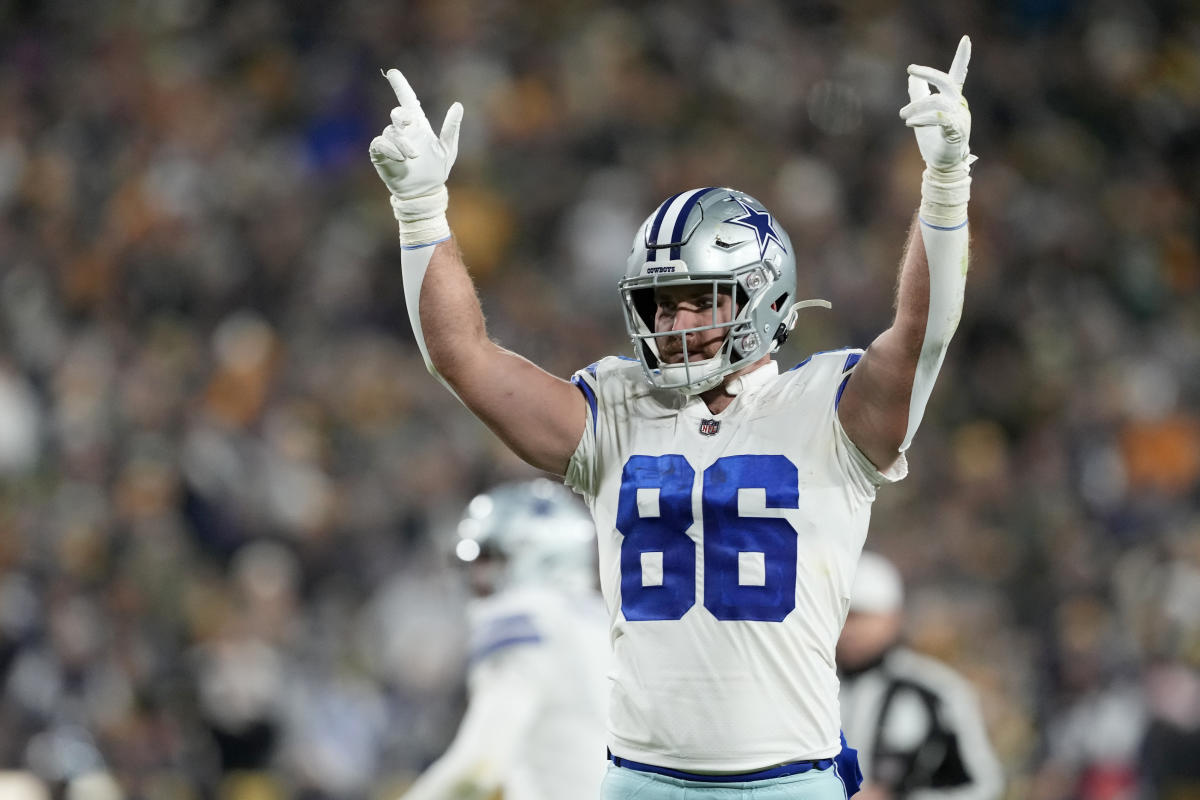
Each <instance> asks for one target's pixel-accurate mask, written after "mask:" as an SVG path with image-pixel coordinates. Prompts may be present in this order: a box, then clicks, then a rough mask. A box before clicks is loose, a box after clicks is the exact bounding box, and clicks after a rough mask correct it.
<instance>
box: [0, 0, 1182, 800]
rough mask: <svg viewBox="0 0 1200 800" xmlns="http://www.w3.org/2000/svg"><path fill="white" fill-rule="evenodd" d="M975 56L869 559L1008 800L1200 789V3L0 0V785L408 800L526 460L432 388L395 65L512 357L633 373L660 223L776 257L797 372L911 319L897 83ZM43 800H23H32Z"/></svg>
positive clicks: (81, 797) (181, 795) (434, 742)
mask: <svg viewBox="0 0 1200 800" xmlns="http://www.w3.org/2000/svg"><path fill="white" fill-rule="evenodd" d="M962 33H969V34H970V35H971V37H972V39H973V42H974V57H973V60H972V62H971V71H970V74H969V76H968V78H967V83H966V91H965V94H966V96H967V97H968V99H969V100H970V102H971V107H972V111H973V115H974V132H973V138H972V149H973V151H974V152H975V153H976V154H977V155H978V156H979V161H978V163H977V164H976V166H975V169H974V185H973V198H972V204H971V228H972V235H973V251H972V255H973V261H972V266H971V278H970V281H969V283H968V289H967V302H966V308H965V310H964V313H963V321H962V324H961V326H960V328H959V332H958V335H957V337H956V339H955V342H954V344H953V346H952V348H951V350H950V354H949V357H948V360H947V364H946V366H945V367H944V369H943V372H942V376H941V378H940V381H939V385H938V388H937V390H936V392H935V394H934V397H933V400H932V403H931V408H930V412H929V414H928V415H927V417H926V422H925V424H924V426H923V427H922V430H921V433H920V435H919V436H918V437H917V440H916V443H915V445H914V447H913V449H912V450H911V451H910V452H909V460H910V464H911V475H910V477H909V478H908V479H907V480H906V481H904V482H902V483H901V484H899V485H898V486H896V487H894V488H889V489H887V490H885V491H883V492H882V493H881V496H880V499H879V501H878V502H877V504H876V510H875V514H874V520H873V523H872V530H871V534H870V546H871V547H872V548H873V549H876V550H879V551H880V552H883V553H885V554H887V555H888V556H889V557H891V558H892V559H893V560H894V561H895V562H896V563H897V564H898V565H899V566H900V567H901V569H902V570H903V572H904V575H905V579H906V582H907V583H908V585H909V586H910V594H911V595H912V607H911V609H910V616H911V619H910V629H909V639H910V641H911V642H912V643H913V644H914V645H915V646H916V647H917V648H918V649H921V650H923V651H925V652H928V653H931V654H933V655H935V656H937V657H939V658H942V659H944V660H946V661H948V662H950V663H951V664H953V665H955V666H956V667H958V668H959V669H961V670H962V671H963V672H964V673H965V674H966V675H967V676H968V677H969V678H970V679H971V680H972V681H973V682H974V683H975V685H976V686H977V687H978V689H979V691H980V693H981V696H982V699H983V703H984V708H985V711H986V714H987V719H988V724H989V729H990V731H991V734H992V737H993V739H994V741H995V743H996V746H997V750H998V751H999V753H1000V755H1001V757H1002V760H1003V761H1004V765H1005V768H1006V771H1007V775H1008V781H1009V788H1008V795H1007V796H1008V797H1010V798H1034V800H1059V799H1060V798H1061V799H1064V800H1065V798H1081V800H1124V799H1125V798H1131V799H1132V798H1159V797H1161V798H1185V797H1187V798H1191V797H1200V758H1198V757H1197V753H1200V250H1198V248H1200V245H1198V242H1200V235H1198V234H1200V213H1198V207H1197V198H1198V197H1200V8H1198V7H1197V6H1196V5H1195V4H1194V3H1189V2H1184V1H1183V0H1156V2H1151V3H1137V4H1133V3H1122V2H1116V1H1115V0H1110V1H1108V2H1103V1H1100V0H1098V1H1097V2H1085V1H1084V0H1076V1H1073V0H1042V1H1041V2H1013V3H1000V2H994V1H993V2H986V1H985V0H963V2H949V1H947V2H935V3H929V2H924V3H917V2H906V3H887V2H881V1H880V0H870V1H868V2H856V3H845V4H842V3H835V2H831V1H830V0H813V1H812V2H802V3H785V2H750V1H749V0H743V1H742V2H715V0H709V1H708V2H686V1H685V0H662V1H661V2H654V3H636V2H618V3H609V4H593V3H586V2H582V1H581V0H525V1H524V2H520V1H519V0H486V2H471V0H423V1H421V2H417V1H415V0H414V1H412V2H405V1H404V0H401V1H400V2H390V3H385V2H382V0H341V2H303V3H286V2H283V0H155V1H154V2H137V1H135V0H126V1H125V2H121V1H120V0H95V2H91V3H77V2H72V0H13V1H12V2H7V3H0V108H2V109H3V113H0V796H4V797H14V798H16V797H21V798H25V797H30V798H38V797H41V796H43V795H40V794H39V791H40V790H41V789H45V790H46V791H48V792H50V793H51V796H55V797H69V798H72V800H110V799H112V800H116V799H117V798H129V800H160V799H161V800H199V798H209V797H212V798H220V800H277V799H278V800H282V798H293V797H294V798H302V799H303V800H325V798H329V800H333V799H334V798H339V799H340V798H347V799H348V800H355V799H357V798H362V799H363V800H367V798H370V799H371V800H374V799H375V798H384V797H388V796H389V795H390V793H392V792H394V791H396V790H398V789H399V788H401V787H403V786H404V785H405V784H406V782H407V781H408V780H410V779H411V778H412V776H413V775H414V774H415V773H416V772H417V771H419V770H420V769H421V768H422V767H423V766H424V765H426V764H427V763H428V762H429V761H430V760H431V759H432V758H433V757H434V756H435V755H437V754H438V753H439V752H440V751H441V750H442V748H443V747H444V746H445V744H446V743H447V741H448V739H449V737H450V736H451V734H452V732H453V730H454V727H455V725H456V723H457V720H458V716H459V715H460V714H461V710H462V703H463V688H462V675H463V640H462V638H463V632H462V626H463V620H462V606H463V602H464V591H463V588H462V586H461V582H460V580H459V576H457V575H456V573H455V572H454V571H453V570H452V568H451V565H450V562H449V560H448V553H449V552H450V547H449V546H448V542H449V532H450V531H451V530H452V527H453V522H454V521H455V520H456V518H457V515H458V514H459V512H460V509H461V507H462V505H463V503H464V502H465V501H466V500H467V499H469V498H470V497H471V496H472V495H473V494H474V493H475V492H476V491H478V490H480V489H482V488H484V487H486V486H488V485H489V484H490V483H492V482H494V481H496V480H500V479H505V478H512V477H520V476H526V475H529V474H531V473H530V471H529V469H528V468H527V467H525V466H524V465H522V464H521V463H520V462H518V461H517V460H516V459H515V458H514V457H513V456H511V455H509V454H508V453H507V452H506V451H505V450H504V448H503V447H502V446H501V445H500V444H499V443H498V442H497V441H496V440H495V439H494V437H493V436H492V435H491V434H490V433H489V432H488V431H487V430H486V429H485V428H484V427H483V426H482V425H480V424H479V423H478V422H476V421H475V420H474V419H473V418H471V417H470V415H469V414H468V413H467V412H466V411H465V410H464V409H462V408H461V407H459V406H458V404H457V403H456V402H455V401H454V400H453V398H452V397H451V395H449V394H448V393H447V392H446V391H445V390H444V389H443V388H442V387H441V386H440V385H438V384H437V383H436V382H435V381H434V380H433V379H432V378H430V377H429V375H428V374H427V373H426V372H425V370H424V366H423V364H422V362H421V359H420V356H419V354H418V352H417V350H416V347H415V344H414V342H413V338H412V335H411V332H410V331H409V327H408V322H407V316H406V313H407V312H406V309H405V305H404V300H403V293H402V288H401V283H400V271H399V258H398V255H399V254H398V245H397V242H396V236H395V227H394V225H395V223H394V222H393V220H392V219H391V215H390V209H389V207H388V203H387V194H386V190H385V189H384V188H383V186H382V185H381V184H380V183H379V182H378V179H377V177H376V175H375V174H374V170H373V169H372V168H371V165H370V162H369V160H368V158H367V144H368V142H369V141H370V139H371V137H372V136H374V135H375V134H376V133H377V132H378V131H379V129H381V128H382V127H383V126H384V125H385V124H386V123H387V111H388V109H389V108H390V107H391V106H392V105H393V104H394V101H393V98H392V97H391V96H390V92H389V90H388V86H387V83H386V82H385V81H384V80H383V78H382V77H381V75H380V69H381V68H384V67H391V66H396V67H399V68H400V69H402V70H403V71H404V72H405V74H406V75H407V76H408V77H409V79H410V80H411V82H412V84H413V86H414V88H415V89H416V91H417V93H418V94H419V95H420V96H421V97H422V99H423V101H424V103H425V108H426V110H427V112H428V113H429V115H430V117H431V119H432V122H433V124H434V127H435V128H436V127H438V126H439V125H440V121H441V116H442V114H443V113H444V109H445V108H446V107H447V106H448V105H449V104H450V102H452V101H453V100H456V99H457V100H461V101H462V102H463V104H464V105H465V107H466V116H465V121H464V123H463V134H462V145H461V153H460V156H459V159H458V163H457V165H456V167H455V169H454V172H453V174H452V175H451V181H450V187H449V188H450V197H451V207H450V220H451V224H452V226H453V227H454V229H455V231H456V233H457V235H458V238H459V240H460V243H461V246H462V248H463V251H464V253H465V256H466V260H467V262H468V264H469V265H470V266H471V268H472V271H473V273H474V275H475V276H476V279H477V281H478V282H479V285H480V290H481V295H482V299H483V303H484V307H485V311H486V313H487V314H488V318H489V326H490V329H491V332H492V334H493V336H494V337H495V338H497V339H498V340H499V341H500V342H502V343H503V344H505V345H507V346H509V347H512V348H513V349H515V350H517V351H518V352H520V353H522V354H524V355H527V356H528V357H530V358H531V359H533V360H534V361H536V362H538V363H539V364H541V365H543V366H544V367H546V368H547V369H548V370H549V371H551V372H553V373H555V374H558V375H560V376H568V375H569V374H570V373H571V372H573V371H574V370H575V369H578V368H580V367H582V366H585V365H587V364H589V363H591V362H592V361H595V360H596V359H597V358H599V357H601V356H603V355H607V354H610V353H619V354H626V353H627V352H628V351H629V349H630V345H629V343H628V341H627V339H626V338H625V335H624V328H623V323H622V321H621V316H620V310H619V305H618V297H617V293H616V289H615V285H616V280H617V278H618V276H619V274H620V272H621V270H622V269H623V265H624V261H625V256H626V254H627V252H628V248H629V242H630V239H631V236H632V233H633V231H634V230H635V227H636V226H637V224H638V223H639V222H640V221H641V219H642V218H643V217H644V215H645V214H646V213H648V212H649V211H650V209H652V208H653V207H654V206H655V205H656V204H657V203H658V202H659V201H661V200H662V199H663V198H664V197H666V196H668V195H669V194H673V193H674V192H676V191H679V190H681V189H684V188H688V187H693V186H704V185H733V186H736V187H737V188H740V189H742V190H744V191H747V192H749V193H751V194H753V195H755V196H756V197H758V198H759V199H761V200H762V201H763V202H764V203H766V205H767V207H768V208H770V209H772V210H773V211H774V213H775V214H776V216H777V217H778V218H779V219H780V220H781V221H782V222H783V224H784V226H785V228H786V229H787V230H788V231H789V233H790V235H791V239H792V241H793V242H794V243H795V246H796V248H797V250H798V263H799V264H800V269H801V278H800V281H801V285H802V287H804V288H803V289H802V291H805V290H807V293H806V294H805V295H804V296H810V297H812V296H815V297H825V298H828V299H830V300H831V301H832V302H833V311H832V312H831V313H830V312H823V311H809V312H805V313H804V315H802V317H801V321H800V324H799V326H798V328H797V330H796V332H795V333H794V335H793V337H792V340H791V341H790V342H789V343H788V345H787V346H786V347H785V349H784V350H783V351H782V353H781V361H783V362H785V364H786V365H789V366H790V364H791V363H795V362H798V361H799V360H801V359H802V358H803V357H804V355H806V354H807V353H808V352H812V351H815V350H827V349H836V348H840V347H844V346H857V347H863V346H866V345H867V344H868V343H869V342H870V341H871V339H872V338H873V337H874V335H875V334H876V333H878V332H879V331H880V330H882V329H883V327H885V326H886V325H887V323H888V322H889V321H890V318H891V301H892V293H893V290H894V285H895V272H896V267H897V264H898V260H899V256H900V252H901V248H902V246H903V243H904V239H905V236H906V232H907V229H908V226H909V224H910V222H911V219H912V215H913V213H914V210H915V207H916V204H917V200H918V194H919V181H920V178H919V175H920V169H921V163H920V158H919V154H918V152H917V149H916V146H915V144H914V143H913V140H912V134H911V132H910V131H909V130H907V129H906V128H905V127H904V125H903V124H902V123H901V122H900V120H899V118H898V116H897V111H898V109H899V108H900V106H901V105H903V104H904V103H906V102H907V96H906V92H905V74H904V70H905V67H906V65H907V64H909V63H914V62H915V63H922V64H930V65H934V66H939V67H942V68H945V66H946V65H947V64H948V63H949V59H950V57H951V56H952V54H953V52H954V47H955V43H956V42H957V40H958V37H959V36H960V35H961V34H962ZM39 787H40V789H39Z"/></svg>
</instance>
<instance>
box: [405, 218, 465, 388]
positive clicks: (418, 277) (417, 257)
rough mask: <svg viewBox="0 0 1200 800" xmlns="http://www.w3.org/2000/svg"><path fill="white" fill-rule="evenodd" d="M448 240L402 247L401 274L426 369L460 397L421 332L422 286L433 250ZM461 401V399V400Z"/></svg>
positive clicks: (412, 323) (415, 334)
mask: <svg viewBox="0 0 1200 800" xmlns="http://www.w3.org/2000/svg"><path fill="white" fill-rule="evenodd" d="M448 238H449V236H448V235H447V237H446V238H443V239H439V240H438V241H436V242H432V243H430V244H425V245H402V246H401V248H400V272H401V276H402V278H403V281H404V304H405V305H406V306H407V307H408V322H409V324H410V325H412V330H413V336H414V337H416V340H417V347H418V348H419V349H420V351H421V358H422V359H424V361H425V369H427V370H429V374H430V375H432V376H433V377H435V378H437V379H438V382H439V383H441V384H442V385H443V386H445V387H446V388H447V389H449V390H450V392H451V393H452V394H453V395H454V396H455V397H458V392H455V391H454V388H453V387H452V386H451V385H450V384H449V383H447V382H446V379H445V378H443V377H442V375H441V373H440V372H438V371H437V368H436V367H434V366H433V361H432V360H431V359H430V358H429V348H428V347H426V345H425V334H424V332H423V331H422V330H421V310H420V305H419V304H420V300H421V284H422V283H424V282H425V273H426V271H427V270H428V269H429V261H430V259H432V258H433V249H434V248H435V247H437V245H438V244H440V243H441V242H444V241H446V239H448ZM461 399H462V398H459V400H461Z"/></svg>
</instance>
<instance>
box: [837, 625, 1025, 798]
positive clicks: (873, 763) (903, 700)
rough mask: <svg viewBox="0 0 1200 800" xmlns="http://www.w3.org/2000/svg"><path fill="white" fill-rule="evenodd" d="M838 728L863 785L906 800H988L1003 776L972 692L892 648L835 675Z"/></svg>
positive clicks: (938, 667) (938, 666)
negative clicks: (863, 664) (856, 755)
mask: <svg viewBox="0 0 1200 800" xmlns="http://www.w3.org/2000/svg"><path fill="white" fill-rule="evenodd" d="M840 702H841V711H842V728H843V730H844V731H845V733H846V739H847V741H849V743H850V746H851V747H854V748H857V749H858V752H859V759H860V761H861V765H862V771H863V775H864V777H865V781H864V783H871V782H874V783H876V784H879V785H881V786H884V787H887V788H888V789H889V790H891V792H892V793H893V794H894V796H895V797H897V798H908V799H909V800H935V799H936V800H993V798H997V797H999V796H1000V793H1001V790H1002V788H1003V775H1002V771H1001V768H1000V764H999V762H998V761H997V759H996V756H995V753H994V752H993V750H992V746H991V744H990V743H989V741H988V737H987V732H986V729H985V726H984V722H983V717H982V715H981V713H980V710H979V703H978V701H977V699H976V696H975V692H974V690H973V689H972V688H971V686H970V685H969V684H968V683H967V682H966V680H964V679H963V678H962V676H960V675H959V674H958V673H956V672H955V671H954V670H952V669H950V667H948V666H946V665H945V664H942V663H941V662H939V661H935V660H934V659H932V658H928V657H926V656H923V655H920V654H918V653H915V652H913V651H912V650H909V649H908V648H905V647H899V646H897V647H893V648H892V649H890V650H888V651H887V652H886V653H885V654H884V655H883V657H882V658H881V659H880V660H878V661H877V662H875V663H874V664H872V665H871V666H869V667H866V668H864V669H862V670H858V671H855V672H847V673H843V674H842V675H841V690H840Z"/></svg>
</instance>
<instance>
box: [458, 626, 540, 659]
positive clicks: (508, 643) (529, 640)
mask: <svg viewBox="0 0 1200 800" xmlns="http://www.w3.org/2000/svg"><path fill="white" fill-rule="evenodd" d="M540 641H542V637H541V636H539V635H538V634H536V633H528V634H524V635H521V636H510V637H508V638H507V639H495V640H493V641H490V642H488V643H486V644H485V645H483V646H482V647H479V648H478V649H476V650H475V651H474V652H472V653H471V657H470V659H469V661H470V663H471V664H475V663H477V662H480V661H482V660H483V659H485V658H487V657H488V656H490V655H493V654H494V653H497V652H499V651H500V650H507V649H508V648H510V647H515V646H516V645H519V644H537V643H538V642H540Z"/></svg>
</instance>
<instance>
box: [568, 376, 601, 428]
mask: <svg viewBox="0 0 1200 800" xmlns="http://www.w3.org/2000/svg"><path fill="white" fill-rule="evenodd" d="M594 366H595V365H593V366H592V367H589V368H588V371H589V372H591V373H592V374H593V375H595V374H596V372H595V369H594ZM571 383H573V384H575V385H576V386H578V387H579V391H581V392H583V397H584V399H586V400H587V403H588V407H589V408H591V409H592V433H595V432H596V393H595V392H594V391H593V390H592V387H591V386H589V385H588V382H587V381H585V380H584V379H583V378H581V377H579V376H578V375H574V376H572V378H571Z"/></svg>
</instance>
